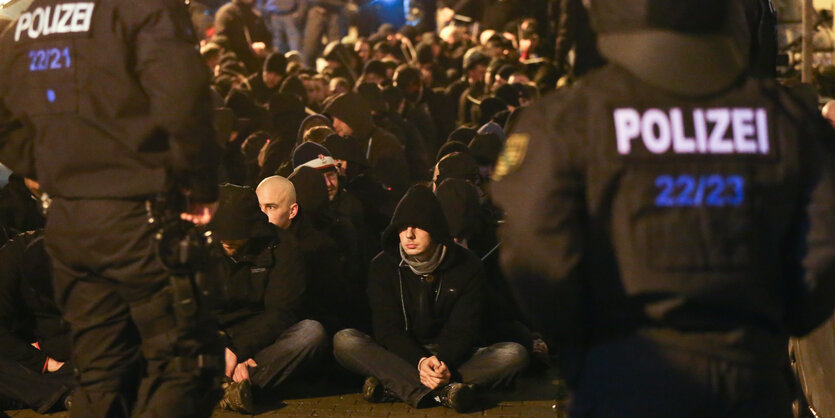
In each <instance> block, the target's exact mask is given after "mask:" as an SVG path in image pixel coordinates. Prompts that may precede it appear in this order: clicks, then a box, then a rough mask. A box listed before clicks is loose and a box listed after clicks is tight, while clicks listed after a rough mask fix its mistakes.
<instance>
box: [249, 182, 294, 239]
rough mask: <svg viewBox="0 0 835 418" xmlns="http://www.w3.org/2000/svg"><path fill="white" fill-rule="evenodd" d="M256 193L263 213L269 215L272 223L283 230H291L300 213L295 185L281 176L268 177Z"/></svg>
mask: <svg viewBox="0 0 835 418" xmlns="http://www.w3.org/2000/svg"><path fill="white" fill-rule="evenodd" d="M255 193H256V194H257V195H258V203H259V204H260V205H261V211H262V212H264V213H265V214H267V217H268V218H270V223H271V224H273V225H275V226H277V227H279V228H281V229H289V228H290V225H291V224H292V222H293V219H294V218H295V217H296V215H298V213H299V205H298V203H296V188H295V187H293V183H291V182H290V180H287V179H286V178H284V177H281V176H272V177H267V178H265V179H264V180H262V181H261V183H260V184H259V185H258V188H256V189H255Z"/></svg>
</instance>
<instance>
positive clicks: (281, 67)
mask: <svg viewBox="0 0 835 418" xmlns="http://www.w3.org/2000/svg"><path fill="white" fill-rule="evenodd" d="M264 72H265V73H275V74H278V75H285V74H287V58H285V57H284V54H281V53H278V52H273V53H272V54H270V55H269V56H267V59H266V60H264Z"/></svg>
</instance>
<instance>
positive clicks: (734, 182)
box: [655, 174, 745, 208]
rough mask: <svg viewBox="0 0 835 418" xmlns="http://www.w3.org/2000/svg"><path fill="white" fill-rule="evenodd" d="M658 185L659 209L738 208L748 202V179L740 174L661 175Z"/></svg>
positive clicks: (657, 179) (657, 202)
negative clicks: (746, 183) (746, 186)
mask: <svg viewBox="0 0 835 418" xmlns="http://www.w3.org/2000/svg"><path fill="white" fill-rule="evenodd" d="M655 186H656V187H657V188H658V189H659V193H658V196H657V197H656V199H655V205H656V206H658V207H668V208H669V207H702V206H708V207H728V206H730V207H737V206H740V205H742V203H743V201H744V200H745V179H744V178H743V177H742V176H737V175H730V176H725V175H720V174H709V175H700V176H692V175H689V174H683V175H679V176H671V175H661V176H658V178H656V179H655Z"/></svg>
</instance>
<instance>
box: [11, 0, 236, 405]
mask: <svg viewBox="0 0 835 418" xmlns="http://www.w3.org/2000/svg"><path fill="white" fill-rule="evenodd" d="M0 74H2V77H0V160H2V161H3V163H4V164H6V165H8V166H10V167H11V168H12V169H14V170H15V172H17V173H19V174H21V175H24V176H27V177H30V178H36V179H37V180H38V181H39V182H40V185H41V188H42V190H44V191H45V192H47V193H49V194H50V195H51V196H52V197H53V198H54V200H53V203H52V206H51V207H50V210H49V216H48V221H47V226H46V241H45V242H46V245H47V248H48V251H49V253H50V255H51V257H52V259H53V265H54V270H55V290H56V292H55V294H56V298H57V301H58V304H59V306H60V307H61V309H62V311H63V314H64V316H65V318H66V319H67V320H68V322H69V323H70V324H71V326H72V330H73V345H74V347H73V361H74V363H75V364H76V365H77V366H78V368H79V371H80V375H79V376H80V377H79V379H80V384H81V388H80V390H79V392H77V393H76V394H75V395H74V401H73V402H74V405H75V408H74V411H73V412H74V413H78V414H81V413H84V414H91V415H96V416H120V415H125V414H128V413H130V412H129V411H130V410H131V409H132V408H133V407H134V404H136V408H135V412H136V413H145V414H149V413H150V414H154V415H166V416H172V415H176V414H181V415H184V416H196V415H202V414H208V411H209V410H211V408H212V406H213V401H207V402H200V400H199V398H204V397H205V398H206V399H210V398H211V397H212V396H214V395H213V394H215V393H216V392H214V391H212V390H210V389H211V385H210V383H211V381H210V379H207V378H206V376H205V373H204V372H205V370H203V368H202V367H201V365H204V364H208V363H209V362H208V360H207V359H208V358H209V357H210V356H208V354H210V353H209V351H208V350H207V349H206V347H207V345H206V344H205V343H206V341H208V340H209V336H208V334H210V333H211V332H212V331H213V329H211V328H209V329H208V330H206V331H205V333H206V334H207V335H202V334H200V332H197V331H195V330H194V329H192V328H189V325H188V324H190V322H189V321H190V320H191V319H190V318H184V317H176V318H175V317H174V314H173V311H172V304H173V301H172V292H171V291H170V289H169V288H168V285H169V274H168V272H167V271H166V270H165V269H164V268H163V266H162V264H161V262H160V259H159V257H157V256H156V254H155V253H154V247H153V246H152V242H153V237H154V234H155V232H156V227H152V226H151V225H149V224H148V216H147V213H146V201H150V200H153V197H154V196H155V195H158V194H161V193H163V192H165V191H168V190H176V191H178V192H180V193H182V194H185V195H188V197H189V199H190V200H191V202H192V207H191V209H193V210H192V211H191V212H189V214H190V215H192V216H186V217H187V218H190V219H195V220H196V218H202V219H200V220H201V221H202V222H208V219H207V218H210V216H211V214H212V213H213V209H212V208H213V207H216V204H212V203H211V202H215V201H216V200H217V168H218V155H219V151H218V149H219V146H218V144H216V142H215V138H214V132H213V130H212V123H211V105H210V99H209V97H210V96H209V74H208V73H207V71H206V69H205V66H204V65H203V64H202V62H201V59H200V55H199V53H198V52H197V51H196V39H195V37H194V34H193V30H192V26H191V22H190V19H189V15H188V11H187V6H186V4H185V3H184V2H182V1H179V0H142V1H129V0H98V1H83V0H79V1H72V0H64V1H60V0H35V1H33V2H32V4H31V5H30V6H29V7H28V9H26V10H25V11H24V12H23V14H22V15H21V16H20V17H19V18H18V19H17V20H16V21H15V22H14V23H12V24H11V25H10V26H9V27H8V28H7V29H6V30H5V31H4V32H3V33H2V35H1V36H0ZM187 215H188V214H187ZM140 339H141V340H142V343H143V345H144V346H143V350H142V353H141V354H140V349H139V341H140ZM221 350H222V348H221ZM220 352H221V351H216V352H215V353H211V354H212V355H214V354H216V355H220ZM202 354H207V356H205V357H198V356H199V355H202ZM143 356H144V360H145V362H147V364H148V366H149V367H148V369H147V371H146V372H140V370H139V366H140V365H141V364H142V361H141V357H143ZM201 360H207V361H205V362H203V361H201ZM139 376H143V377H144V378H145V380H144V381H143V383H142V387H141V388H137V382H138V377H139ZM214 400H215V401H216V398H215V399H214Z"/></svg>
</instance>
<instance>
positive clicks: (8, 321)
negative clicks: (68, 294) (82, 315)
mask: <svg viewBox="0 0 835 418" xmlns="http://www.w3.org/2000/svg"><path fill="white" fill-rule="evenodd" d="M52 295H53V292H52V267H51V264H50V261H49V257H48V256H47V254H46V250H45V249H44V244H43V231H42V230H39V231H36V232H28V233H25V234H21V235H18V236H17V237H16V238H14V239H12V240H11V241H9V242H8V243H7V244H6V245H5V246H3V248H2V249H0V347H2V349H0V409H6V408H9V409H18V408H24V407H26V408H32V409H34V410H36V411H38V412H40V413H45V412H47V411H50V410H56V409H61V408H66V407H68V406H69V396H70V394H71V392H72V390H73V389H74V388H75V387H76V386H77V383H76V381H75V378H74V376H73V367H72V366H71V365H70V364H68V363H65V362H66V361H67V359H69V357H70V346H71V340H70V330H69V327H68V326H67V325H66V324H65V323H64V321H62V320H61V313H60V312H59V311H58V306H57V305H56V304H55V302H54V300H53V297H52Z"/></svg>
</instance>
